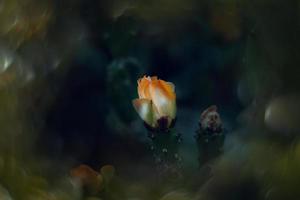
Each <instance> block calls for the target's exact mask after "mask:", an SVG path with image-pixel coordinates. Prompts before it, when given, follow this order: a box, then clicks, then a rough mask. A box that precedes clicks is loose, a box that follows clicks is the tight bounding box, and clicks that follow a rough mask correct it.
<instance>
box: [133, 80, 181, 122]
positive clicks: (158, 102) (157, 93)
mask: <svg viewBox="0 0 300 200" xmlns="http://www.w3.org/2000/svg"><path fill="white" fill-rule="evenodd" d="M137 89H138V95H139V98H138V99H134V100H133V106H134V108H135V110H136V111H137V113H138V114H139V116H140V117H141V118H142V119H143V120H144V121H145V122H146V123H147V125H149V126H151V127H153V128H158V127H159V120H160V119H162V118H164V119H167V127H170V125H171V122H172V120H174V119H175V117H176V94H175V87H174V85H173V83H171V82H166V81H163V80H160V79H158V78H157V77H156V76H154V77H149V76H148V77H146V76H144V77H143V78H141V79H139V80H138V87H137Z"/></svg>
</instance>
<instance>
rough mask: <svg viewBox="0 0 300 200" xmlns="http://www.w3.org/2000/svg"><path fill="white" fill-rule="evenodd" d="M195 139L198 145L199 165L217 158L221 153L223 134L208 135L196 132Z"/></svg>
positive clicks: (200, 131) (201, 131)
mask: <svg viewBox="0 0 300 200" xmlns="http://www.w3.org/2000/svg"><path fill="white" fill-rule="evenodd" d="M195 139H196V141H197V145H198V152H199V154H198V155H199V157H198V159H199V164H200V166H202V165H203V164H205V163H206V162H208V161H210V160H212V159H214V158H216V157H218V156H219V155H220V154H221V153H222V152H223V145H224V140H225V134H224V133H223V132H221V133H211V134H208V133H206V132H204V131H203V130H198V131H196V136H195Z"/></svg>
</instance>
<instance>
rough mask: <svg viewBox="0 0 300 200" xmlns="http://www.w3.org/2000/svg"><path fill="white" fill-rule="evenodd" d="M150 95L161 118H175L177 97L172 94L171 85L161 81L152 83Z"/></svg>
mask: <svg viewBox="0 0 300 200" xmlns="http://www.w3.org/2000/svg"><path fill="white" fill-rule="evenodd" d="M150 95H151V99H152V101H153V104H154V106H155V108H156V109H157V111H158V113H159V116H160V117H166V116H168V117H170V118H172V119H174V118H175V116H176V96H175V93H173V92H172V88H171V87H170V85H167V84H165V82H162V81H160V80H158V81H152V83H151V84H150Z"/></svg>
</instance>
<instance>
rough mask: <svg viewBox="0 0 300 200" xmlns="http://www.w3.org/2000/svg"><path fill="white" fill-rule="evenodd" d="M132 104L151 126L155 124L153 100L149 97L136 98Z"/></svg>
mask: <svg viewBox="0 0 300 200" xmlns="http://www.w3.org/2000/svg"><path fill="white" fill-rule="evenodd" d="M132 104H133V106H134V108H135V110H136V112H137V113H138V114H139V116H140V117H141V118H142V119H143V120H144V121H145V122H146V123H147V124H148V125H150V126H152V125H153V109H152V102H151V100H149V99H135V100H133V101H132Z"/></svg>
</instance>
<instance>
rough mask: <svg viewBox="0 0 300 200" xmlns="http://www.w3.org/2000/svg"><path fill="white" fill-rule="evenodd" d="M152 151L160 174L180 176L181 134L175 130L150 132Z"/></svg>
mask: <svg viewBox="0 0 300 200" xmlns="http://www.w3.org/2000/svg"><path fill="white" fill-rule="evenodd" d="M149 138H150V139H151V142H150V149H151V151H152V153H153V157H154V161H155V164H156V165H157V169H158V171H159V173H160V174H163V175H167V176H168V175H175V174H177V175H179V174H180V169H181V157H180V155H179V153H178V150H179V145H180V143H181V141H182V138H181V134H179V133H177V132H176V131H174V130H170V129H169V130H167V131H155V132H152V131H150V132H149Z"/></svg>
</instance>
